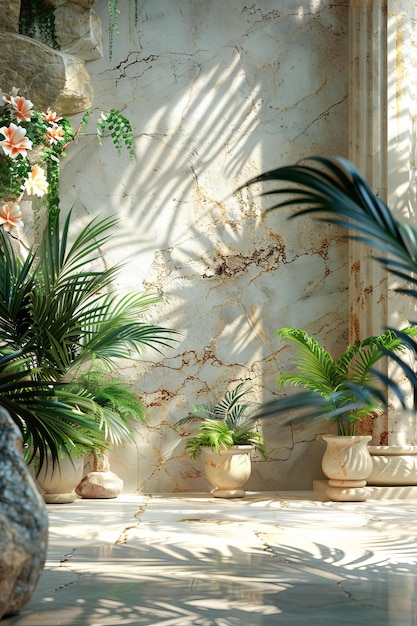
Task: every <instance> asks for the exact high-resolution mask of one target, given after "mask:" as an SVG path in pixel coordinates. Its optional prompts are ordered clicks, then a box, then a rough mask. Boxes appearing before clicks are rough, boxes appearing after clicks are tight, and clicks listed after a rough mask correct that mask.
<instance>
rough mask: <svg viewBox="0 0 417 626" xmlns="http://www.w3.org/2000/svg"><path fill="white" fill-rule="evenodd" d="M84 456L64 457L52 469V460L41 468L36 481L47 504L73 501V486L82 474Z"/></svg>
mask: <svg viewBox="0 0 417 626" xmlns="http://www.w3.org/2000/svg"><path fill="white" fill-rule="evenodd" d="M83 470H84V457H74V458H71V459H69V458H65V459H62V460H61V461H60V462H59V466H58V465H56V466H55V469H54V470H52V460H50V459H49V460H48V464H47V466H46V464H45V465H44V466H43V467H42V468H41V471H40V472H39V474H38V476H37V477H36V481H37V483H38V485H39V486H40V487H41V488H42V489H43V490H44V492H45V493H44V494H43V498H44V500H45V502H47V503H48V504H52V503H55V504H63V503H67V502H74V500H75V499H76V498H77V494H76V493H75V488H76V486H77V485H78V483H79V482H80V480H81V478H82V476H83Z"/></svg>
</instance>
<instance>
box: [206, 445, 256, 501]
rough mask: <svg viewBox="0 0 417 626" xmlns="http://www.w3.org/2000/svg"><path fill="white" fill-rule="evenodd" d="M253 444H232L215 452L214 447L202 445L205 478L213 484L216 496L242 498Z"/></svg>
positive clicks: (248, 472)
mask: <svg viewBox="0 0 417 626" xmlns="http://www.w3.org/2000/svg"><path fill="white" fill-rule="evenodd" d="M252 450H253V446H233V448H229V449H227V450H222V451H221V452H216V450H215V449H214V448H210V447H206V446H202V448H201V451H202V453H203V458H204V471H205V474H206V478H207V480H208V481H209V483H210V484H211V485H213V486H214V489H213V490H212V492H211V493H212V495H213V496H214V497H216V498H242V497H243V496H244V495H245V491H244V489H242V487H243V485H245V484H246V482H247V481H248V479H249V477H250V475H251V470H252V466H251V456H250V455H251V452H252Z"/></svg>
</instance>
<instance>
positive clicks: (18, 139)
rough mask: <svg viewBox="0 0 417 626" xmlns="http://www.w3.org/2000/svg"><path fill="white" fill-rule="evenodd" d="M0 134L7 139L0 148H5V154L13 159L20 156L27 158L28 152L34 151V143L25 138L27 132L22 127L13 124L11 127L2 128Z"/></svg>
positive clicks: (0, 142) (1, 142)
mask: <svg viewBox="0 0 417 626" xmlns="http://www.w3.org/2000/svg"><path fill="white" fill-rule="evenodd" d="M0 133H1V134H2V135H4V137H5V139H3V141H0V146H1V147H2V148H3V150H4V153H5V154H7V155H8V156H10V157H11V158H12V159H14V158H15V157H17V156H18V155H19V154H21V155H22V156H23V157H26V156H27V151H28V150H31V149H32V142H31V140H30V139H28V138H27V137H25V135H26V130H25V129H24V128H22V127H21V126H16V124H13V122H12V123H11V124H10V126H3V127H2V128H0Z"/></svg>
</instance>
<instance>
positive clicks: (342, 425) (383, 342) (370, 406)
mask: <svg viewBox="0 0 417 626" xmlns="http://www.w3.org/2000/svg"><path fill="white" fill-rule="evenodd" d="M401 332H402V334H403V335H404V334H406V335H415V334H417V329H416V328H415V327H412V326H410V327H408V328H405V329H403V330H402V331H401ZM276 335H277V336H278V337H280V338H281V339H286V340H289V341H292V342H293V343H295V344H296V358H295V361H294V364H295V366H296V370H295V372H291V373H288V374H282V375H281V376H279V377H278V389H282V387H283V386H285V385H287V384H289V385H293V386H296V387H303V388H305V389H308V390H309V391H310V392H313V393H314V394H318V395H320V396H321V397H322V398H324V399H325V400H326V401H328V407H327V411H328V412H329V413H332V417H331V418H330V421H331V422H335V423H336V424H337V434H338V435H347V436H352V435H355V434H356V425H357V422H358V421H360V420H362V419H363V418H364V417H367V416H369V415H375V416H376V415H378V414H380V413H382V411H383V404H382V403H381V402H380V401H379V400H378V399H377V398H376V397H375V396H372V395H370V396H368V398H367V399H366V400H365V402H363V401H361V398H359V397H358V396H357V394H355V389H356V388H358V387H359V388H363V387H366V386H370V385H371V384H373V383H374V382H375V375H374V373H373V368H374V366H375V365H376V364H377V363H378V361H379V360H380V359H382V358H383V357H384V356H385V355H386V351H387V350H390V351H404V350H405V349H406V346H405V344H404V341H403V339H402V338H401V336H400V335H397V333H395V332H394V331H392V330H387V331H385V332H384V333H382V334H381V335H378V336H372V337H368V338H367V339H364V340H363V341H361V342H360V343H359V344H358V345H350V346H348V347H347V348H346V350H345V351H344V352H343V353H342V354H341V355H340V356H339V357H338V358H337V359H334V358H333V357H332V355H331V354H330V353H329V352H328V351H327V350H326V349H325V348H324V347H323V346H321V345H320V344H319V342H318V341H317V339H315V338H314V337H312V336H311V335H309V334H308V333H307V332H306V331H305V330H302V329H299V328H280V329H279V330H277V331H276ZM345 407H346V408H345ZM352 407H355V408H352ZM344 408H345V410H343V409H344ZM338 410H339V411H340V410H341V412H338Z"/></svg>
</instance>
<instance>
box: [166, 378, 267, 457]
mask: <svg viewBox="0 0 417 626" xmlns="http://www.w3.org/2000/svg"><path fill="white" fill-rule="evenodd" d="M249 391H250V389H248V388H245V387H244V386H243V383H241V384H239V385H237V386H236V387H235V388H234V389H232V390H229V391H226V392H225V393H224V395H223V397H222V399H221V400H220V401H219V402H217V403H216V404H214V405H207V404H198V405H196V406H194V408H193V410H192V412H191V413H190V414H188V415H187V416H186V417H183V418H182V419H180V420H179V421H178V422H177V425H182V424H188V423H190V422H200V426H199V428H198V430H197V432H196V433H195V434H194V435H191V436H190V437H188V439H187V442H186V444H185V447H186V450H187V451H188V453H189V455H190V457H191V458H192V459H195V458H196V457H197V455H198V453H199V452H200V449H201V447H202V446H208V447H210V448H214V449H215V450H216V451H217V452H220V451H221V450H222V449H223V450H226V449H228V448H232V447H233V446H242V445H250V446H253V447H254V448H255V450H258V452H260V453H261V454H262V456H263V457H264V458H267V453H266V449H265V440H264V437H263V435H262V433H260V432H258V431H256V430H255V429H254V425H255V422H256V418H255V417H254V415H253V408H254V406H255V404H254V403H253V402H250V401H249V402H244V401H243V399H244V397H245V396H246V395H247V394H248V393H249Z"/></svg>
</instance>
